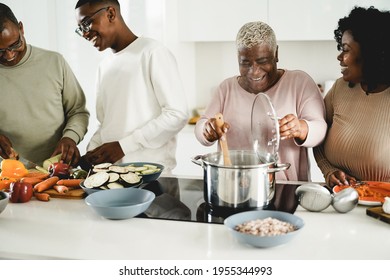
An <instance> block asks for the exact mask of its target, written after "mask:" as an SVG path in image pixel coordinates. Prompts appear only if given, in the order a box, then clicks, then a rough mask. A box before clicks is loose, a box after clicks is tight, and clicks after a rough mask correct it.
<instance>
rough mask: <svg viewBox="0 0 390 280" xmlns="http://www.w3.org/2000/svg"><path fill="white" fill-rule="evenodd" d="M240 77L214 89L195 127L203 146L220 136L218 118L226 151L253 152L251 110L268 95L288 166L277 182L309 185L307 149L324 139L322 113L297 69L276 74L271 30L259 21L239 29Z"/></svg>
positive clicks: (317, 94) (282, 158) (281, 154)
mask: <svg viewBox="0 0 390 280" xmlns="http://www.w3.org/2000/svg"><path fill="white" fill-rule="evenodd" d="M236 45H237V54H238V65H239V72H240V75H238V76H234V77H230V78H227V79H226V80H224V81H223V82H222V83H221V84H220V85H219V87H218V88H217V90H216V92H215V94H214V96H213V98H212V100H211V102H210V103H209V105H208V107H207V108H206V111H205V114H204V115H203V116H201V118H200V119H199V121H198V122H197V124H196V128H195V135H196V137H197V139H198V140H199V142H200V143H202V144H203V145H205V146H210V145H212V144H213V143H214V142H215V141H217V140H218V139H219V137H220V136H221V130H219V129H217V128H216V124H215V118H214V116H215V114H217V113H222V114H223V116H224V120H225V126H224V128H223V129H224V130H227V132H226V136H227V138H228V139H229V148H230V149H232V150H242V149H248V148H250V149H251V148H252V136H251V108H252V104H253V102H254V99H255V97H256V95H257V94H258V93H260V92H262V93H265V94H267V95H268V96H269V97H270V99H271V101H272V103H273V105H274V107H275V110H276V113H277V115H278V116H280V117H282V119H281V120H280V121H279V125H280V135H281V137H283V138H285V139H286V140H284V141H282V142H281V143H280V148H279V160H280V161H281V162H288V163H291V167H290V168H289V169H288V170H286V171H284V172H277V174H276V179H278V180H292V181H296V180H301V181H308V180H310V174H309V159H308V151H307V148H308V147H314V146H316V145H318V144H320V143H321V142H322V140H323V139H324V137H325V134H326V122H325V119H324V116H325V109H324V103H323V99H322V96H321V93H320V91H319V89H318V87H317V85H316V83H315V82H314V81H313V79H312V78H311V77H310V76H309V75H308V74H306V73H305V72H303V71H300V70H292V71H290V70H286V69H278V68H277V62H278V61H279V60H278V45H277V43H276V36H275V33H274V31H273V30H272V28H271V27H270V26H269V25H267V24H265V23H263V22H260V21H257V22H249V23H247V24H245V25H244V26H242V27H241V29H240V30H239V32H238V34H237V39H236Z"/></svg>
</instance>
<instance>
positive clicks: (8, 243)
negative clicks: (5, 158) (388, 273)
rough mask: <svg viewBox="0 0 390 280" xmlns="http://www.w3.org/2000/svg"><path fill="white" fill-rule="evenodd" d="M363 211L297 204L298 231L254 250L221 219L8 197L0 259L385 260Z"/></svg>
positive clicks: (383, 234) (380, 230)
mask: <svg viewBox="0 0 390 280" xmlns="http://www.w3.org/2000/svg"><path fill="white" fill-rule="evenodd" d="M195 179H196V178H195ZM197 180H198V181H200V180H199V178H197ZM200 199H201V198H200ZM366 209H367V206H361V205H358V206H357V207H356V208H355V209H353V210H352V211H351V212H349V213H346V214H340V213H337V212H336V211H335V210H334V209H333V208H332V207H331V206H330V207H328V208H327V209H326V210H324V211H323V212H317V213H315V212H308V211H307V210H305V209H303V208H301V207H298V208H297V210H296V212H295V214H296V215H298V216H299V217H301V218H302V219H303V220H304V222H305V226H304V228H303V230H302V231H301V232H300V233H299V234H298V235H297V236H296V237H295V238H294V239H293V240H292V241H291V242H290V243H287V244H285V245H282V246H279V247H274V248H268V249H259V248H253V247H250V246H248V245H246V244H242V243H239V242H238V241H236V240H235V239H234V238H233V237H232V235H231V233H230V232H229V231H228V229H227V228H226V227H225V226H224V225H223V224H216V223H203V222H194V221H173V220H165V219H154V218H142V217H137V218H133V219H129V220H119V221H114V220H106V219H104V218H101V217H100V216H98V215H97V214H96V213H95V212H93V211H92V209H90V208H89V207H88V206H87V205H86V204H85V202H84V200H82V199H79V200H69V199H55V198H53V199H51V200H50V201H49V202H41V201H37V200H35V199H33V200H31V201H30V202H28V203H22V204H14V203H9V204H8V206H7V208H6V209H5V210H4V212H3V213H1V214H0V240H2V241H3V242H1V245H0V259H45V260H46V259H72V260H78V259H87V260H110V259H111V260H124V259H126V260H140V259H143V260H148V259H153V260H155V259H160V260H167V259H169V260H216V259H218V260H224V259H226V260H233V259H240V260H246V259H247V260H250V259H252V260H260V259H264V260H286V259H291V260H388V259H390V253H389V249H390V238H389V236H390V225H389V224H386V223H384V222H382V221H380V220H377V219H375V218H372V217H370V216H367V215H366ZM192 215H194V213H192Z"/></svg>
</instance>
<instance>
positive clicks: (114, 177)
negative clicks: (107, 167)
mask: <svg viewBox="0 0 390 280" xmlns="http://www.w3.org/2000/svg"><path fill="white" fill-rule="evenodd" d="M108 175H110V179H109V180H108V182H109V183H114V182H116V181H118V180H119V174H118V173H115V172H109V173H108Z"/></svg>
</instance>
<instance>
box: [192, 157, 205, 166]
mask: <svg viewBox="0 0 390 280" xmlns="http://www.w3.org/2000/svg"><path fill="white" fill-rule="evenodd" d="M201 158H202V156H201V155H197V156H194V157H192V158H191V161H192V162H193V163H195V164H197V165H199V166H201V167H203V161H202V160H200V159H201Z"/></svg>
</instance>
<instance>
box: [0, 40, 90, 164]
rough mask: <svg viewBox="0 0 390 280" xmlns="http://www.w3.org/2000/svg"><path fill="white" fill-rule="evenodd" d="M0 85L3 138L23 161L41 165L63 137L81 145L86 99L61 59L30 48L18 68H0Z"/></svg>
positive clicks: (45, 51)
mask: <svg viewBox="0 0 390 280" xmlns="http://www.w3.org/2000/svg"><path fill="white" fill-rule="evenodd" d="M0 85H1V86H0V134H2V135H5V136H7V137H8V138H9V139H10V140H11V142H12V145H13V147H14V149H15V150H16V151H17V152H18V153H19V154H20V156H22V157H25V158H27V159H28V160H30V161H33V162H36V163H38V164H41V163H42V162H43V160H45V159H47V158H49V157H50V156H51V154H52V153H53V152H54V150H55V148H56V145H57V143H58V141H59V140H60V139H61V138H62V137H69V138H71V139H73V140H74V141H75V142H76V144H78V143H79V142H80V141H81V140H82V139H83V137H84V135H85V134H86V132H87V127H88V119H89V112H88V111H87V109H86V100H85V95H84V92H83V90H82V88H81V87H80V85H79V83H78V81H77V79H76V77H75V76H74V74H73V72H72V70H71V68H70V67H69V65H68V64H67V62H66V61H65V59H64V58H63V56H62V55H61V54H59V53H56V52H52V51H48V50H43V49H40V48H37V47H34V46H31V45H27V52H26V54H25V56H24V57H23V58H22V60H21V61H20V62H19V63H18V64H17V65H15V66H11V67H9V66H4V65H0Z"/></svg>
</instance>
